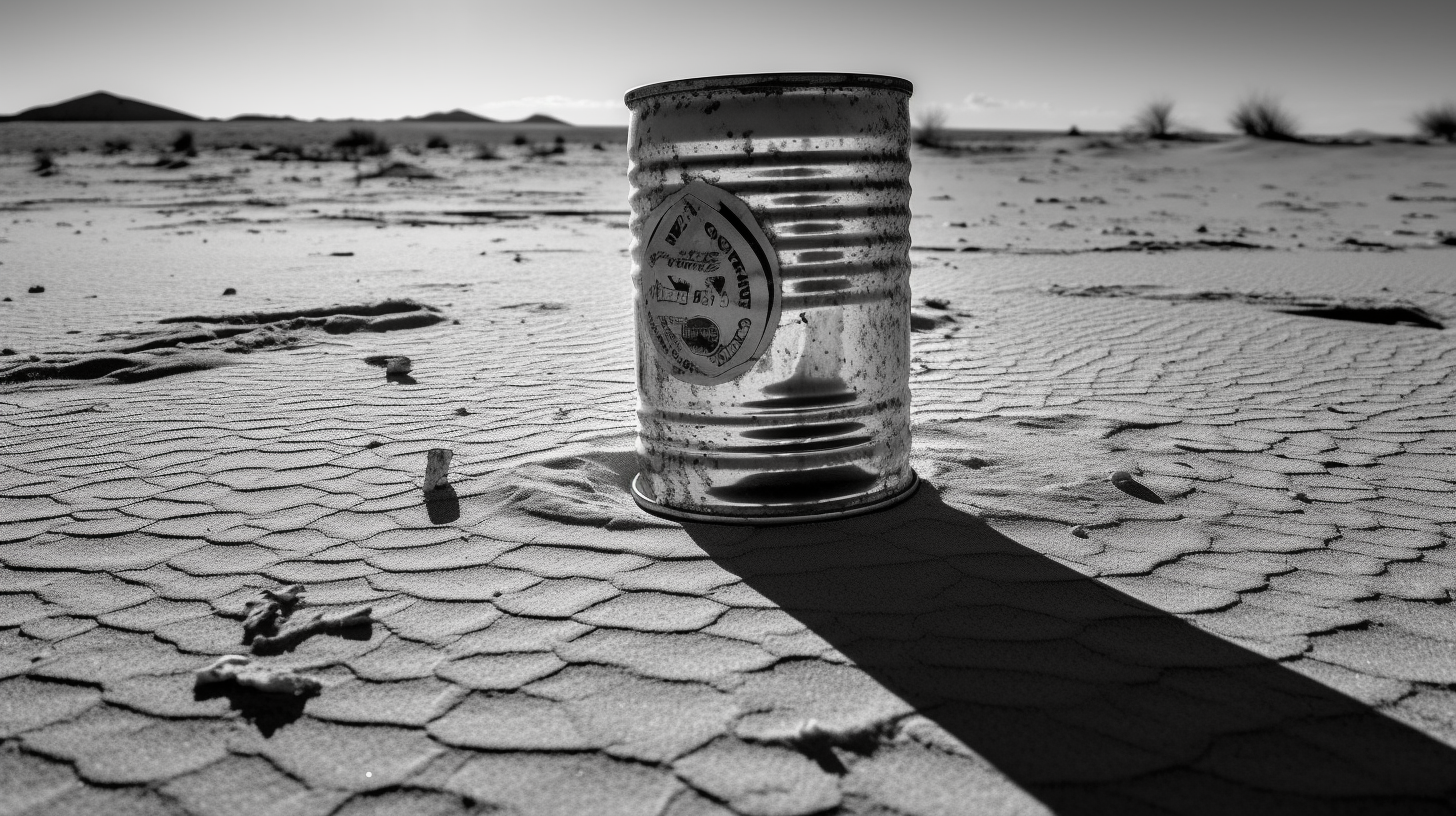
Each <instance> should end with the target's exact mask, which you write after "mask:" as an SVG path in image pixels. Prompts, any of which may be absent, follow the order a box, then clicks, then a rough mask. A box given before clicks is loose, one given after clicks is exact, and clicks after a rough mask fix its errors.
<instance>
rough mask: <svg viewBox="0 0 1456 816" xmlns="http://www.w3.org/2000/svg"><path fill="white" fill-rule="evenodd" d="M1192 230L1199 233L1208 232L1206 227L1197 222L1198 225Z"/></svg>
mask: <svg viewBox="0 0 1456 816" xmlns="http://www.w3.org/2000/svg"><path fill="white" fill-rule="evenodd" d="M1194 232H1196V233H1199V234H1203V233H1206V232H1208V227H1206V226H1204V225H1203V224H1199V225H1198V229H1196V230H1194Z"/></svg>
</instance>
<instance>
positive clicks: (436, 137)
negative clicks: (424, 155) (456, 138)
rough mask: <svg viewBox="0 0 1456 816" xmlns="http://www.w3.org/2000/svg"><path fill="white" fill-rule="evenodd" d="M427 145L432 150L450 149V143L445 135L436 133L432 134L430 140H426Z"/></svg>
mask: <svg viewBox="0 0 1456 816" xmlns="http://www.w3.org/2000/svg"><path fill="white" fill-rule="evenodd" d="M425 147H427V148H429V149H430V150H449V149H450V143H449V142H448V141H446V139H445V137H444V136H441V135H440V134H438V133H436V134H433V135H432V136H430V138H429V141H427V142H425Z"/></svg>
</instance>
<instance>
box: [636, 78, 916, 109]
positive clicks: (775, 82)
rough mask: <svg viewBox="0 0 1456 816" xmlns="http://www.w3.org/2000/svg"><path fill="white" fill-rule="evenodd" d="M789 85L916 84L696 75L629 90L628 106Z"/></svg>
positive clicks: (905, 89) (908, 88)
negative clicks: (666, 98)
mask: <svg viewBox="0 0 1456 816" xmlns="http://www.w3.org/2000/svg"><path fill="white" fill-rule="evenodd" d="M785 88H836V89H837V88H873V89H879V90H888V91H900V92H901V93H903V94H905V95H906V96H909V95H910V94H912V93H914V92H915V86H914V85H913V84H911V82H910V80H908V79H901V78H900V77H892V76H883V75H880V74H833V73H816V72H810V73H789V74H728V75H726V76H710V77H694V78H691V79H674V80H671V81H669V82H658V83H655V84H652V85H643V86H642V87H640V88H633V89H632V90H630V91H628V92H627V96H626V99H625V101H626V103H627V105H628V106H631V105H632V104H634V103H636V102H639V101H641V100H643V99H647V98H648V97H653V96H660V95H662V94H670V93H683V92H691V91H740V92H743V93H754V92H763V91H777V90H783V89H785Z"/></svg>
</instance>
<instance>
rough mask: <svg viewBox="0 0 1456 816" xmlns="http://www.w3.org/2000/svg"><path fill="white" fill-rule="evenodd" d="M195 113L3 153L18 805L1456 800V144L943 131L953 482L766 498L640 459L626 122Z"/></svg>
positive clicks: (927, 449)
mask: <svg viewBox="0 0 1456 816" xmlns="http://www.w3.org/2000/svg"><path fill="white" fill-rule="evenodd" d="M202 141H203V150H202V152H201V155H200V156H198V157H197V158H195V159H192V160H190V164H189V166H188V167H186V168H181V169H175V170H165V169H159V168H157V167H154V166H151V163H152V160H153V159H154V158H155V156H153V155H151V154H144V155H137V154H121V155H116V156H101V155H99V154H98V153H96V152H89V153H74V152H73V153H67V154H63V155H58V156H57V157H56V163H57V165H58V167H59V168H60V172H59V173H57V174H56V175H54V176H50V177H46V178H40V177H37V176H35V175H34V174H32V173H31V172H30V169H29V168H30V165H31V163H32V162H31V158H30V156H29V155H28V154H26V153H22V152H11V153H8V154H5V155H3V156H0V179H3V180H4V186H3V188H0V290H3V291H0V295H3V296H4V297H8V298H10V300H9V301H0V346H3V347H5V348H7V349H11V350H13V351H14V352H15V353H14V354H13V355H9V356H4V357H0V377H3V376H4V375H5V373H6V372H9V373H12V374H13V373H14V372H16V371H19V370H22V368H23V367H24V366H31V367H32V368H31V370H32V371H43V372H48V373H46V374H45V376H43V377H31V376H29V375H27V376H24V377H14V376H12V377H10V378H9V380H7V381H5V382H3V383H0V678H3V679H0V811H3V812H17V811H21V810H25V809H26V808H34V809H35V811H34V812H38V813H63V812H75V811H80V810H84V811H87V812H117V813H120V812H147V813H183V812H186V813H196V814H212V813H238V812H253V811H257V812H267V813H289V814H294V813H296V814H314V813H317V814H327V813H340V814H355V813H382V812H393V813H475V812H496V811H505V812H518V813H531V814H536V813H562V814H569V813H594V814H615V813H622V814H672V816H683V815H684V814H730V813H737V814H746V815H747V814H752V815H758V814H784V815H786V816H787V815H790V814H811V813H821V812H831V811H833V809H835V808H838V809H839V811H838V812H844V813H914V814H922V813H923V814H950V813H1046V812H1048V811H1055V812H1059V813H1075V814H1080V813H1145V812H1146V813H1152V812H1169V811H1173V812H1208V813H1226V812H1230V811H1235V810H1238V811H1242V812H1247V813H1275V812H1300V813H1318V812H1340V813H1364V812H1382V813H1395V812H1399V813H1427V812H1429V813H1442V812H1450V809H1451V808H1452V807H1453V806H1456V804H1453V802H1456V800H1453V799H1452V796H1453V786H1456V695H1453V692H1452V688H1453V684H1456V611H1453V610H1456V607H1453V605H1452V604H1451V603H1450V601H1451V599H1452V592H1453V591H1456V547H1453V545H1452V541H1453V537H1456V500H1453V499H1452V496H1453V495H1456V492H1453V481H1456V475H1453V473H1456V470H1453V468H1452V466H1451V463H1452V461H1453V460H1452V454H1453V452H1456V410H1453V408H1452V406H1453V405H1456V379H1453V375H1452V371H1453V366H1456V341H1453V340H1452V339H1451V338H1452V337H1453V335H1452V334H1451V331H1450V329H1448V328H1444V327H1447V326H1450V325H1451V322H1452V320H1453V319H1456V283H1453V279H1452V275H1453V273H1456V248H1453V247H1451V246H1450V244H1451V243H1452V242H1451V241H1450V240H1449V238H1450V236H1452V235H1453V234H1456V201H1453V197H1456V149H1453V148H1451V147H1445V146H1421V145H1411V144H1388V143H1385V144H1374V145H1368V146H1361V147H1334V146H1313V145H1297V144H1291V145H1286V144H1278V145H1275V144H1264V143H1257V142H1252V141H1244V140H1231V141H1221V142H1212V143H1174V144H1169V145H1167V146H1163V145H1160V144H1136V143H1126V142H1122V141H1117V140H1106V139H1098V138H1081V139H1077V138H1055V139H1044V140H1040V141H1036V140H1019V141H1016V142H1006V143H1004V144H1003V143H995V142H983V143H978V144H977V145H975V146H974V149H968V150H965V151H962V152H959V153H936V152H921V151H918V150H917V152H916V153H915V155H914V161H915V170H914V175H913V178H912V183H913V184H914V187H915V198H914V205H913V209H914V212H915V219H914V222H913V226H912V230H913V234H914V242H915V246H916V249H915V250H914V251H913V252H912V258H913V260H914V264H915V268H914V272H913V275H912V284H913V286H914V289H915V296H916V306H915V332H914V360H913V365H912V372H911V382H912V389H913V393H914V408H913V419H914V432H915V447H914V462H915V467H916V469H917V471H918V473H919V474H920V475H921V477H923V479H924V480H925V485H924V487H923V488H922V489H921V491H920V492H919V493H918V494H917V495H916V497H915V498H913V499H912V500H910V501H909V502H907V503H905V504H903V505H901V506H899V507H897V508H894V509H892V510H889V511H886V512H883V513H879V514H875V515H871V516H866V517H863V518H859V519H853V520H846V521H837V522H827V523H822V524H814V525H801V526H793V527H785V528H771V529H753V528H741V527H722V526H709V525H687V526H683V525H680V524H678V523H675V522H669V521H664V520H661V519H658V518H655V517H652V516H649V515H645V514H644V513H642V512H641V511H640V510H638V508H637V507H636V506H635V505H634V504H633V502H632V501H631V499H630V495H629V493H628V491H627V482H628V480H629V479H630V477H631V475H632V473H633V471H634V467H635V466H634V462H633V458H632V450H633V444H634V440H633V434H634V427H635V425H634V422H635V419H634V414H633V410H634V406H635V391H634V379H633V372H632V353H631V349H632V334H631V331H632V329H631V313H630V300H631V292H630V281H629V278H628V261H627V258H626V247H627V243H628V240H629V238H628V231H627V228H626V222H627V212H626V205H625V203H624V202H625V197H626V191H625V173H624V168H625V164H626V157H625V148H624V147H623V146H622V145H620V144H614V145H608V146H607V147H608V149H606V150H601V151H597V150H591V149H589V147H587V146H584V145H571V146H570V147H569V149H568V150H567V152H566V153H565V154H564V155H560V156H552V157H549V158H545V159H543V158H528V156H529V151H528V150H527V149H526V148H511V147H506V148H504V149H503V150H502V155H503V156H504V160H502V161H488V162H487V161H476V160H474V159H472V158H471V156H472V155H473V150H471V149H470V148H469V147H468V146H459V145H457V147H456V148H455V149H454V150H451V151H421V153H420V155H408V154H403V153H398V152H397V153H396V155H395V156H393V157H390V158H389V160H390V161H395V160H398V161H407V162H409V163H410V164H412V165H415V166H418V167H421V168H424V169H425V170H427V171H428V172H430V173H432V174H434V175H436V176H439V177H440V178H439V179H438V180H428V179H411V178H408V177H383V178H376V179H368V180H362V181H358V182H356V180H355V169H354V167H353V165H352V164H343V163H325V164H317V165H315V164H312V163H297V162H284V163H280V162H271V161H254V160H252V159H251V155H252V153H251V152H249V151H241V150H236V149H233V150H221V151H219V150H213V149H210V148H209V147H208V143H207V142H206V140H202ZM376 164H377V163H374V164H370V163H366V164H365V167H364V168H363V169H365V170H366V171H367V170H370V169H374V168H375V165H376ZM32 286H44V291H43V292H39V293H36V294H29V293H28V291H27V290H28V289H29V288H30V287H32ZM228 289H232V290H234V291H235V294H226V295H225V294H224V293H225V291H226V290H228ZM390 302H393V303H402V302H409V303H412V304H414V305H413V306H411V307H410V308H408V309H405V310H404V311H389V310H387V309H382V307H379V306H378V304H385V303H390ZM340 304H342V305H343V306H344V307H348V308H345V309H342V310H341V309H338V308H334V307H336V306H338V305H340ZM391 308H392V307H391ZM303 310H317V311H312V312H309V313H308V314H303V313H302V311H303ZM401 315H404V316H406V319H403V320H398V321H397V322H395V323H389V322H386V323H385V324H382V325H379V326H372V327H371V326H369V325H365V324H368V323H370V322H371V321H378V320H386V321H389V320H397V319H398V318H399V317H400V316H401ZM410 315H415V316H419V315H437V316H438V317H439V318H440V319H438V320H435V319H429V320H420V319H418V317H409V316H410ZM179 317H190V318H194V319H192V320H184V321H181V322H163V321H165V320H167V319H168V318H179ZM196 318H208V320H206V321H202V320H197V319H196ZM330 321H333V325H334V328H338V329H342V328H344V327H345V325H344V324H348V326H350V327H352V328H350V330H348V331H342V330H341V331H331V330H330ZM234 330H236V331H234ZM32 355H33V356H34V357H35V358H36V359H35V360H31V359H30V358H31V356H32ZM400 357H407V358H408V359H409V360H410V361H411V367H410V369H409V370H408V372H407V373H403V374H393V375H391V374H387V373H386V371H385V370H384V369H383V368H382V367H381V366H382V365H383V364H385V362H386V361H387V360H389V359H391V358H400ZM96 360H101V361H102V362H99V363H98V362H94V361H96ZM107 360H110V362H106V361H107ZM88 361H89V362H88ZM36 366H42V367H43V368H39V369H37V368H35V367H36ZM44 366H49V368H44ZM66 366H75V367H73V368H70V369H67V368H66ZM112 366H114V367H112ZM62 369H64V371H62ZM58 371H59V372H60V373H62V374H66V375H67V376H69V375H76V376H77V377H78V378H76V379H64V378H57V377H56V376H55V375H56V374H57V373H58ZM128 371H131V372H133V373H136V372H138V371H140V372H142V373H143V374H145V376H130V375H126V374H123V375H122V376H120V377H118V376H116V372H128ZM432 449H446V450H449V451H451V452H452V453H453V458H452V462H451V468H450V472H449V480H448V482H447V483H445V484H444V485H443V486H442V487H440V489H437V490H433V491H430V492H428V493H427V492H426V491H425V490H424V487H425V463H426V459H427V456H426V452H427V451H429V450H432ZM295 584H297V585H302V586H303V587H306V592H305V593H303V594H302V595H301V596H299V599H297V600H296V601H295V600H290V601H289V602H288V603H287V604H282V603H281V602H280V603H279V608H278V610H277V613H278V614H277V615H274V614H273V613H269V616H271V617H269V616H265V617H269V625H270V626H277V625H281V626H282V627H283V629H281V630H273V631H297V632H298V634H295V635H292V636H290V637H289V638H287V640H286V642H284V643H280V644H277V645H278V648H268V649H263V650H262V652H264V653H262V654H253V655H251V656H249V657H248V658H236V659H235V660H234V661H233V662H232V663H228V664H225V665H235V666H237V667H241V668H244V669H247V670H249V671H253V672H255V675H254V676H256V677H260V678H266V677H297V678H303V679H304V680H299V681H298V683H301V684H302V685H299V686H298V687H299V688H307V689H310V690H311V689H313V686H312V685H310V682H312V683H317V692H316V693H314V694H303V695H295V694H268V693H267V692H266V691H263V690H259V689H257V688H250V687H247V686H245V685H244V686H240V685H238V684H237V683H235V682H222V683H217V684H204V687H201V688H199V687H198V686H197V685H196V677H197V672H198V671H199V670H201V669H206V668H207V667H209V666H212V665H214V664H215V663H216V662H217V661H218V660H219V659H220V658H222V657H224V656H226V655H240V654H241V653H243V652H246V651H248V648H249V647H247V646H244V645H243V637H244V624H245V621H248V620H251V619H253V618H250V612H254V611H256V610H257V609H259V608H260V607H259V606H258V599H259V598H262V599H264V600H265V601H266V600H267V598H268V597H269V596H263V595H260V592H262V591H264V590H267V591H271V592H274V593H275V595H274V596H273V598H274V601H275V602H277V600H278V598H280V597H284V596H285V595H286V596H287V597H289V598H294V595H292V594H290V593H291V590H289V589H288V588H289V587H290V585H295ZM278 593H283V594H281V595H280V594H278ZM249 602H253V606H251V607H250V606H248V604H249ZM284 606H287V609H284V608H283V607H284ZM362 607H369V610H368V612H367V613H365V615H364V617H362V618H361V617H358V612H359V611H360V610H361V608H362ZM350 613H355V617H353V618H348V617H347V616H348V615H349V614H350ZM340 616H344V617H340ZM338 620H352V621H353V623H354V624H356V625H352V626H342V627H335V626H331V625H327V624H326V623H325V622H327V621H338ZM290 621H293V622H296V624H297V625H299V626H301V627H306V628H307V631H302V630H301V629H300V630H287V627H288V626H289V625H290ZM311 622H313V623H311ZM259 631H261V630H259ZM255 651H256V650H255ZM239 660H246V661H248V662H247V664H246V666H244V665H243V664H242V663H239V662H237V661H239ZM269 672H273V673H275V674H272V675H269V674H267V673H269ZM305 680H306V681H308V682H305ZM259 682H261V683H262V684H263V685H264V686H267V685H268V683H267V682H264V681H263V680H260V681H259ZM280 682H282V681H280ZM287 682H290V683H291V682H293V681H287Z"/></svg>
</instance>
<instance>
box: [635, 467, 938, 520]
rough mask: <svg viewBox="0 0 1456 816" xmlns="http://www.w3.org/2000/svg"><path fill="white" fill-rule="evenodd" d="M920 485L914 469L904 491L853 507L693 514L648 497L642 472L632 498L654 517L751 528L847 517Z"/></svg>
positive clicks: (886, 504) (883, 505)
mask: <svg viewBox="0 0 1456 816" xmlns="http://www.w3.org/2000/svg"><path fill="white" fill-rule="evenodd" d="M919 487H920V477H919V476H917V475H915V471H913V470H912V471H910V484H908V485H906V487H905V489H904V490H901V491H900V492H899V493H896V494H895V495H893V496H887V497H885V498H883V499H880V500H878V501H873V502H870V503H869V504H859V505H855V506H854V507H845V508H841V509H837V510H824V511H820V512H818V513H797V514H794V515H784V516H735V515H731V514H728V513H695V512H692V511H691V510H679V509H677V508H676V507H668V506H667V505H665V504H661V503H659V502H658V501H656V500H655V499H651V498H648V496H647V494H646V493H645V492H644V491H643V490H642V474H640V473H639V474H637V475H636V476H633V477H632V498H633V499H636V500H637V506H638V507H641V508H642V509H643V510H646V511H647V512H649V513H651V514H652V515H654V516H661V517H663V518H668V519H672V520H674V521H693V522H701V523H705V524H746V525H749V526H754V527H772V526H776V525H781V524H809V523H812V522H815V521H833V520H835V519H842V518H849V517H850V516H863V515H865V514H867V513H875V512H878V511H880V510H886V509H889V508H891V507H894V506H895V505H897V504H899V503H900V502H903V501H905V500H906V499H908V498H910V497H911V496H913V495H915V491H916V489H917V488H919Z"/></svg>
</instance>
